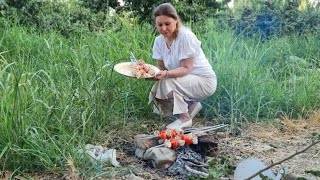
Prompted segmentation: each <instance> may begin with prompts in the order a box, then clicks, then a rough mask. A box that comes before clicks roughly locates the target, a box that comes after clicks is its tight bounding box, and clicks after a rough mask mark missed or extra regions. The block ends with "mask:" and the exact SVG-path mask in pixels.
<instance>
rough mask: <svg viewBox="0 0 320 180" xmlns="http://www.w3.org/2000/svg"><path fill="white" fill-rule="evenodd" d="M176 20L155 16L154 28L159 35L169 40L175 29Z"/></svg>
mask: <svg viewBox="0 0 320 180" xmlns="http://www.w3.org/2000/svg"><path fill="white" fill-rule="evenodd" d="M177 23H178V22H177V20H175V19H173V18H172V17H168V16H157V17H156V26H157V30H158V31H159V33H160V34H162V35H163V36H164V37H166V38H171V37H172V36H173V33H174V32H175V30H176V29H177Z"/></svg>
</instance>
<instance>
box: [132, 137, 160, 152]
mask: <svg viewBox="0 0 320 180" xmlns="http://www.w3.org/2000/svg"><path fill="white" fill-rule="evenodd" d="M158 140H159V137H156V136H153V135H147V134H138V135H135V136H134V144H135V145H136V147H138V148H141V149H149V148H151V147H153V146H156V145H159V141H158Z"/></svg>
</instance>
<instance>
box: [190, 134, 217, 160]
mask: <svg viewBox="0 0 320 180" xmlns="http://www.w3.org/2000/svg"><path fill="white" fill-rule="evenodd" d="M196 135H197V136H198V144H195V145H191V148H192V149H193V150H195V151H196V152H198V153H201V154H203V155H204V156H210V157H216V156H217V153H218V141H217V139H216V138H215V137H214V136H213V135H209V134H207V133H198V134H196Z"/></svg>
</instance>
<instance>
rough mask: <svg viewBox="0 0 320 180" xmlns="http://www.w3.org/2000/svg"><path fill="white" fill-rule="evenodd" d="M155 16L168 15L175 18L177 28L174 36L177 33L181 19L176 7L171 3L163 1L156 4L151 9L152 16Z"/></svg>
mask: <svg viewBox="0 0 320 180" xmlns="http://www.w3.org/2000/svg"><path fill="white" fill-rule="evenodd" d="M157 16H168V17H171V18H173V19H175V20H177V29H176V31H175V37H176V36H177V34H178V31H179V29H180V27H181V26H182V22H181V19H180V17H179V15H178V13H177V11H176V9H175V8H174V7H173V6H172V4H171V3H163V4H160V5H159V6H157V7H156V8H155V9H154V10H153V17H154V18H156V17H157Z"/></svg>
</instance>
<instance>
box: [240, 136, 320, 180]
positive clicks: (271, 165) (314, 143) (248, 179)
mask: <svg viewBox="0 0 320 180" xmlns="http://www.w3.org/2000/svg"><path fill="white" fill-rule="evenodd" d="M319 142H320V140H318V141H315V142H313V143H312V144H310V145H309V146H307V147H306V148H304V149H302V150H301V151H297V152H296V153H294V154H292V155H291V156H288V157H286V158H284V159H282V160H280V161H278V162H275V163H272V164H270V165H269V166H267V167H265V168H263V169H261V170H260V171H258V172H256V173H255V174H253V175H252V176H250V177H248V178H247V179H245V180H250V179H252V178H254V177H255V176H257V175H258V174H260V173H262V172H263V171H265V170H268V169H270V168H271V167H273V166H275V165H278V164H281V163H283V162H284V161H287V160H288V159H291V158H293V157H294V156H296V155H298V154H301V153H303V152H305V151H307V150H308V149H309V148H311V147H312V146H314V145H316V144H318V143H319Z"/></svg>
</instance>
